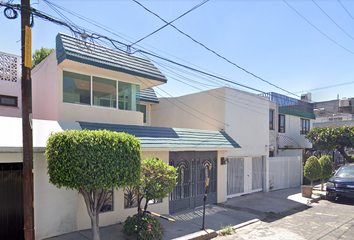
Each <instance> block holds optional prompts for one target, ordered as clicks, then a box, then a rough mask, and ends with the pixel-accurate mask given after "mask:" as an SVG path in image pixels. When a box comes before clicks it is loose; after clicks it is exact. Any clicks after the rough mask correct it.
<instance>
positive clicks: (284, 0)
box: [283, 0, 354, 54]
mask: <svg viewBox="0 0 354 240" xmlns="http://www.w3.org/2000/svg"><path fill="white" fill-rule="evenodd" d="M283 2H285V3H286V5H288V6H289V7H290V8H291V9H292V10H293V11H294V12H296V13H297V14H298V15H299V16H300V17H301V18H302V19H304V20H305V21H306V22H307V23H308V24H310V25H311V26H312V27H313V28H314V29H316V30H317V31H318V32H320V33H321V34H322V35H323V36H325V37H326V38H327V39H328V40H330V41H331V42H333V43H334V44H336V45H337V46H339V47H340V48H342V49H344V50H346V51H347V52H349V53H351V54H354V52H352V51H350V50H349V49H348V48H345V47H344V46H342V45H340V44H339V43H337V42H336V41H334V40H333V39H332V38H330V37H329V36H327V35H326V34H325V33H324V32H322V31H321V30H320V29H318V28H317V27H316V26H315V25H313V24H312V23H311V22H310V21H309V20H307V19H306V18H305V17H304V16H303V15H302V14H301V13H299V12H298V11H296V9H295V8H293V7H292V6H291V5H290V4H289V3H288V2H287V1H286V0H283Z"/></svg>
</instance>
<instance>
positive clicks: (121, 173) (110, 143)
mask: <svg viewBox="0 0 354 240" xmlns="http://www.w3.org/2000/svg"><path fill="white" fill-rule="evenodd" d="M45 155H46V160H47V163H48V167H47V171H48V175H49V182H50V183H51V184H53V185H54V186H56V187H58V188H61V187H66V188H68V189H75V190H77V191H79V193H80V194H81V195H82V196H83V197H84V200H85V203H86V207H87V212H88V214H89V216H90V218H91V226H92V239H93V240H99V239H100V236H99V212H100V209H101V208H102V206H103V204H104V201H105V199H106V197H107V190H109V189H112V188H123V187H125V186H129V185H133V184H136V183H137V182H139V177H140V173H141V153H140V142H139V140H138V139H136V138H135V137H134V136H131V135H129V134H125V133H117V132H110V131H107V130H103V131H101V130H100V131H89V130H83V131H77V130H67V131H64V132H59V133H52V134H51V136H50V137H49V139H48V141H47V149H46V152H45Z"/></svg>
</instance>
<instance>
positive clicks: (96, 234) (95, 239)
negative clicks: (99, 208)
mask: <svg viewBox="0 0 354 240" xmlns="http://www.w3.org/2000/svg"><path fill="white" fill-rule="evenodd" d="M97 219H98V213H96V216H94V217H93V218H91V229H92V240H100V228H99V226H98V222H97Z"/></svg>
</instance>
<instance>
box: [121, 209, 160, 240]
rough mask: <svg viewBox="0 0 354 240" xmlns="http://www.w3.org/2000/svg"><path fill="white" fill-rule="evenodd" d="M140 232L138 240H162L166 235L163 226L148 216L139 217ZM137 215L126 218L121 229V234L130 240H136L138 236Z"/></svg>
mask: <svg viewBox="0 0 354 240" xmlns="http://www.w3.org/2000/svg"><path fill="white" fill-rule="evenodd" d="M140 225H141V228H140V231H139V239H140V240H155V239H156V240H157V239H162V238H163V236H164V235H165V233H166V230H165V228H164V226H163V225H162V224H161V223H160V222H159V221H158V220H157V219H156V218H153V217H151V216H150V215H148V214H145V215H144V216H141V217H140ZM137 226H138V214H135V215H134V216H133V217H130V216H129V217H128V218H127V219H126V220H125V225H124V228H123V233H124V234H125V235H126V236H128V237H129V238H130V237H131V238H132V239H137V236H138V229H137Z"/></svg>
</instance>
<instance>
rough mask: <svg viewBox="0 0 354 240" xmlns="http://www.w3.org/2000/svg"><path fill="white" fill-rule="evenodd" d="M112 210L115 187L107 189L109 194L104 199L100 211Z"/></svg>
mask: <svg viewBox="0 0 354 240" xmlns="http://www.w3.org/2000/svg"><path fill="white" fill-rule="evenodd" d="M111 211H113V188H112V189H110V190H108V191H107V196H106V199H105V200H104V203H103V206H102V208H101V210H100V213H102V212H111Z"/></svg>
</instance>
